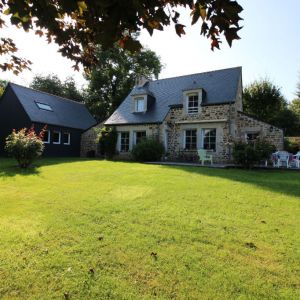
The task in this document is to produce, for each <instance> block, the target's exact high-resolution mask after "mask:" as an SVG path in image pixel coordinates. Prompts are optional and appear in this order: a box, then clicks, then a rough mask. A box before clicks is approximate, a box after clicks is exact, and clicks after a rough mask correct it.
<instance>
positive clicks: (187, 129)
mask: <svg viewBox="0 0 300 300" xmlns="http://www.w3.org/2000/svg"><path fill="white" fill-rule="evenodd" d="M190 130H195V131H196V148H195V149H187V148H186V132H187V131H190ZM183 146H184V147H183V148H184V150H187V151H194V150H197V148H198V130H197V128H186V129H184V131H183Z"/></svg>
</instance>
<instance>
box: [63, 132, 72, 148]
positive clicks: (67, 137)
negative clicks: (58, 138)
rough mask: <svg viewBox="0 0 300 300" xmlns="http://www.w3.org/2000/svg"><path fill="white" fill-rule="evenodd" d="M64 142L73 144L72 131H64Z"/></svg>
mask: <svg viewBox="0 0 300 300" xmlns="http://www.w3.org/2000/svg"><path fill="white" fill-rule="evenodd" d="M63 144H64V145H70V144H71V134H70V132H64V133H63Z"/></svg>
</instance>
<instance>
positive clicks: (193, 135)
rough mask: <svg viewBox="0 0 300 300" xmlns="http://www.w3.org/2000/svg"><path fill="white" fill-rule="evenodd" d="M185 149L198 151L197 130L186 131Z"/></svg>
mask: <svg viewBox="0 0 300 300" xmlns="http://www.w3.org/2000/svg"><path fill="white" fill-rule="evenodd" d="M185 149H187V150H195V149H197V129H189V130H186V131H185Z"/></svg>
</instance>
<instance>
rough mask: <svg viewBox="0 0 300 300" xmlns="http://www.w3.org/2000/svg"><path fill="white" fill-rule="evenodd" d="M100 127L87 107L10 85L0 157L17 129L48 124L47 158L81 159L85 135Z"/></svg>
mask: <svg viewBox="0 0 300 300" xmlns="http://www.w3.org/2000/svg"><path fill="white" fill-rule="evenodd" d="M95 124H96V121H95V119H94V118H93V117H92V115H91V114H90V113H89V111H88V110H87V108H86V107H85V105H84V104H82V103H79V102H75V101H72V100H69V99H65V98H62V97H58V96H54V95H51V94H48V93H44V92H40V91H36V90H33V89H30V88H27V87H24V86H20V85H17V84H13V83H9V84H8V85H7V87H6V89H5V91H4V94H3V95H2V97H1V98H0V154H1V155H3V154H4V145H5V138H6V137H7V136H8V135H9V134H10V133H11V132H12V130H13V129H17V130H18V129H21V128H23V127H26V128H30V127H31V126H32V125H34V128H35V130H36V131H37V132H39V131H40V130H41V129H42V128H43V127H44V126H45V125H47V131H46V132H45V135H44V143H45V150H44V154H43V155H45V156H79V155H80V143H81V134H82V133H83V132H84V131H86V130H87V129H89V128H91V127H92V126H94V125H95Z"/></svg>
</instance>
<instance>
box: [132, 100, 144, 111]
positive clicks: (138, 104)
mask: <svg viewBox="0 0 300 300" xmlns="http://www.w3.org/2000/svg"><path fill="white" fill-rule="evenodd" d="M134 111H135V112H144V111H145V98H144V97H137V98H135V99H134Z"/></svg>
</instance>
